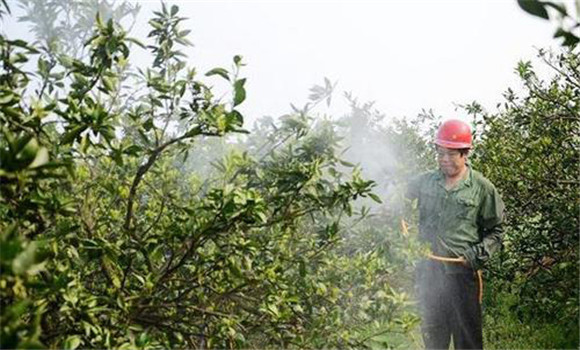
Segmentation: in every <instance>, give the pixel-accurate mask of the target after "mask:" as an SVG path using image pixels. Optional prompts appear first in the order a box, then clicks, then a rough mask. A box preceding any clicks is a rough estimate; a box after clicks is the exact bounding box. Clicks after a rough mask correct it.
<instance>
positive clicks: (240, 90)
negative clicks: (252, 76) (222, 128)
mask: <svg viewBox="0 0 580 350" xmlns="http://www.w3.org/2000/svg"><path fill="white" fill-rule="evenodd" d="M244 84H246V79H245V78H244V79H240V80H236V82H235V83H234V107H235V106H237V105H239V104H240V103H242V102H244V100H245V99H246V89H245V88H244Z"/></svg>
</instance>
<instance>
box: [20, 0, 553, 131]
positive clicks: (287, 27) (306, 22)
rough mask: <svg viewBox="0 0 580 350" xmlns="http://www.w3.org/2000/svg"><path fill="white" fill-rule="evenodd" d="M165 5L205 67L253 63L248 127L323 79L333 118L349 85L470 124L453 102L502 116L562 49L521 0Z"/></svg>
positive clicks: (146, 11) (406, 109)
mask: <svg viewBox="0 0 580 350" xmlns="http://www.w3.org/2000/svg"><path fill="white" fill-rule="evenodd" d="M141 3H142V5H143V7H142V10H141V13H140V21H139V22H138V24H137V25H136V26H135V28H134V30H133V32H132V33H133V36H135V37H140V38H144V37H145V36H146V34H147V33H148V31H149V30H150V29H149V27H148V25H146V22H147V20H148V19H149V18H150V17H151V11H153V10H155V9H158V8H159V6H160V5H159V4H160V3H159V2H158V1H141ZM167 3H168V5H171V4H174V3H175V4H177V5H179V7H180V10H181V11H180V14H181V15H183V16H186V17H188V18H189V20H188V21H186V22H184V25H183V27H184V29H185V28H187V29H192V32H191V33H190V40H191V41H193V43H194V44H195V47H193V48H189V49H187V53H188V54H189V55H190V62H191V63H192V64H193V65H196V66H198V67H200V71H202V72H205V71H206V70H208V69H210V68H213V67H215V66H224V67H229V66H230V64H231V59H232V57H233V56H234V55H236V54H240V55H242V56H243V57H244V60H245V62H246V63H247V64H248V65H247V67H245V69H244V71H243V75H244V76H246V77H247V78H248V82H247V85H246V88H247V92H248V97H247V100H246V102H245V103H244V105H243V107H242V111H243V112H244V114H245V115H246V116H247V118H248V119H249V120H253V119H254V118H256V117H259V116H262V115H271V116H279V115H282V114H285V113H287V112H289V111H290V108H289V104H290V103H294V104H296V105H300V106H301V105H303V104H304V103H305V102H307V96H308V90H309V88H310V87H311V86H312V85H313V84H320V83H322V82H323V79H324V77H328V78H329V79H330V80H332V81H338V87H337V92H338V94H336V95H335V97H334V101H336V102H335V103H333V107H332V108H331V110H330V112H331V113H333V114H338V115H341V114H343V113H345V112H346V111H348V109H347V108H346V105H345V104H344V102H342V100H344V99H342V97H341V95H342V91H345V90H346V91H351V92H352V93H353V95H355V96H357V97H359V99H360V100H361V101H368V100H373V101H376V107H377V108H378V109H379V110H380V111H382V112H384V113H385V114H386V115H387V116H389V117H391V116H395V117H403V116H415V115H416V114H417V113H419V112H420V111H421V109H430V108H431V109H433V110H434V112H435V113H436V114H438V115H442V116H444V117H445V118H449V117H462V114H461V112H460V111H456V110H455V106H454V104H455V103H469V102H471V101H473V100H478V101H480V102H481V103H483V105H484V106H485V107H487V108H488V110H490V111H492V110H494V108H495V107H494V106H495V103H497V102H499V101H501V93H502V92H503V91H504V90H505V89H506V88H507V87H509V86H511V87H513V88H515V89H516V90H518V87H519V86H520V85H519V82H518V79H517V77H516V76H515V74H514V67H515V65H516V64H517V62H518V61H519V60H522V59H524V60H528V59H533V58H534V57H535V49H534V47H549V46H550V45H552V46H557V45H556V42H555V41H554V39H552V35H553V32H554V25H553V24H552V23H550V22H548V21H544V20H541V19H539V18H535V17H532V16H530V15H528V14H527V13H525V12H524V11H522V10H521V9H520V8H519V7H518V5H517V3H516V1H515V0H495V1H493V0H479V1H466V0H461V1H460V0H458V1H409V0H407V1H392V0H390V1H366V2H365V1H314V0H309V1H292V2H282V1H174V2H173V1H168V2H167ZM10 29H16V28H10ZM22 30H25V28H23V27H22V25H20V27H19V28H18V31H22ZM10 31H12V30H10ZM18 31H17V32H18Z"/></svg>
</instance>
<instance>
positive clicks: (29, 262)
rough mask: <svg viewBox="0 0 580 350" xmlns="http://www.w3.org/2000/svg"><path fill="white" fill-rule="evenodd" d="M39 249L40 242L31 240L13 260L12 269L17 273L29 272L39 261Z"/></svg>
mask: <svg viewBox="0 0 580 350" xmlns="http://www.w3.org/2000/svg"><path fill="white" fill-rule="evenodd" d="M37 249H38V244H37V243H36V242H30V243H29V244H28V245H27V246H26V248H25V249H24V250H23V251H22V252H21V253H20V254H18V255H17V256H16V258H15V259H14V260H13V261H12V271H14V273H15V274H17V275H23V274H25V273H26V272H28V270H29V269H31V268H32V266H33V265H35V264H36V263H37V262H38V261H37V260H38V259H37Z"/></svg>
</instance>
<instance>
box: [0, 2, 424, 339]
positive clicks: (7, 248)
mask: <svg viewBox="0 0 580 350" xmlns="http://www.w3.org/2000/svg"><path fill="white" fill-rule="evenodd" d="M183 19H184V18H182V17H179V16H178V8H177V6H172V7H171V8H167V7H166V6H165V5H163V6H162V9H161V11H159V12H156V13H155V17H154V18H153V19H151V21H150V25H151V26H152V30H151V32H150V35H149V36H150V37H151V43H150V44H149V45H147V46H144V44H141V43H140V42H139V41H137V40H135V39H132V38H129V37H127V35H126V33H125V32H124V31H123V30H122V29H121V28H120V27H119V26H118V25H116V24H115V22H114V21H113V20H112V19H110V20H108V21H103V20H101V18H100V16H99V17H97V23H96V29H95V32H94V33H93V35H92V36H91V38H90V39H89V40H88V41H87V48H88V54H87V55H86V56H84V57H83V56H82V55H81V57H71V56H69V55H67V54H65V53H64V51H62V50H60V51H59V50H56V51H55V50H53V48H52V47H49V46H43V47H41V48H37V47H34V46H33V45H31V44H29V43H27V42H24V41H22V40H11V39H8V38H4V37H2V38H1V42H0V44H1V49H2V64H3V71H2V75H1V76H0V84H1V91H2V95H1V98H0V101H1V103H2V113H1V114H0V121H1V124H2V135H3V137H2V139H1V144H0V145H1V152H2V157H1V160H2V162H1V164H0V169H1V170H0V176H1V179H0V180H1V182H2V187H1V194H2V197H1V207H0V215H1V220H0V229H1V231H2V237H1V240H2V265H1V267H2V275H1V280H0V283H1V285H2V291H1V293H2V295H1V296H2V299H1V300H2V301H1V303H2V330H1V332H2V333H1V336H2V337H1V339H2V347H6V348H17V347H18V348H26V347H31V348H38V347H43V346H48V347H51V348H76V347H99V348H111V347H113V348H125V347H128V348H135V347H138V348H143V347H164V348H167V347H170V348H175V347H191V348H205V347H218V348H231V347H270V346H276V347H290V346H297V347H326V346H340V347H346V346H365V345H366V344H367V342H368V341H370V339H371V338H372V337H373V336H374V335H375V334H377V332H379V331H380V332H381V333H385V331H389V330H397V329H401V327H403V329H408V328H410V327H411V326H413V325H415V324H416V322H417V319H416V317H413V316H412V315H411V314H408V313H407V308H408V294H405V293H403V292H402V291H401V289H400V288H398V287H397V286H396V285H391V283H390V280H391V276H390V274H389V271H392V270H393V267H392V266H390V265H388V261H387V260H386V259H384V256H382V255H381V254H380V251H377V252H374V253H373V252H368V251H367V250H365V249H361V248H354V247H349V246H348V245H347V244H346V243H345V233H346V232H350V233H351V234H352V232H353V229H354V228H353V227H354V226H355V224H356V222H358V221H360V220H362V219H364V218H365V217H366V216H367V215H368V210H367V209H364V208H361V207H360V206H358V205H356V206H355V205H354V200H355V199H357V198H361V197H369V198H371V199H373V200H375V201H380V200H379V199H378V197H376V196H375V195H374V194H372V193H371V192H370V191H371V188H372V187H373V186H374V182H373V181H367V180H363V179H362V177H361V176H360V173H359V172H358V170H356V169H355V170H354V171H353V172H351V173H349V172H345V171H346V169H348V167H350V165H349V164H348V163H346V162H343V161H341V160H340V159H339V158H338V156H337V151H338V136H337V135H336V131H335V129H336V127H335V126H334V125H333V124H332V123H330V122H325V121H319V122H314V121H313V120H312V118H311V117H310V116H309V115H308V114H309V109H308V108H305V109H304V110H302V111H298V110H297V111H295V112H294V113H292V114H291V115H288V116H287V117H286V118H284V119H283V120H282V121H281V123H279V124H278V125H272V126H273V128H272V129H271V130H262V131H263V132H265V133H267V134H268V138H267V140H268V143H270V144H268V145H267V146H266V147H265V148H262V147H260V148H259V149H258V150H257V151H256V152H252V153H248V152H241V151H234V152H231V153H227V154H226V155H225V156H224V159H223V160H221V161H218V162H215V163H214V166H215V167H217V168H218V169H219V172H216V173H213V177H212V178H204V177H203V175H204V174H207V172H206V173H204V172H202V171H200V172H196V171H191V170H192V169H188V168H187V166H182V165H181V163H182V161H183V160H184V159H187V158H188V157H192V158H195V157H196V150H197V149H196V144H197V143H196V142H200V141H202V140H204V139H205V138H207V137H224V135H227V134H231V133H247V131H245V130H243V129H242V124H243V116H242V115H241V113H240V112H239V111H238V110H237V107H238V106H239V105H240V104H241V103H243V101H244V99H245V95H246V91H245V88H244V85H245V81H246V80H245V78H242V77H241V69H242V67H243V65H244V64H243V61H242V58H241V57H240V56H236V57H234V58H233V65H232V69H231V70H226V69H224V68H221V67H218V68H215V69H212V70H210V71H209V72H207V73H206V74H205V75H206V77H207V78H206V79H218V80H219V79H221V80H222V81H224V82H226V84H229V86H230V87H231V94H230V95H229V97H230V99H229V100H227V101H224V100H222V99H217V98H215V97H214V95H213V90H212V89H213V88H212V87H211V86H210V85H208V84H206V83H204V82H203V81H202V80H200V78H199V76H198V74H197V72H196V71H195V69H193V68H188V67H187V64H186V60H185V58H184V57H183V53H182V52H181V51H179V48H178V45H179V44H181V45H187V44H189V42H188V40H187V38H186V35H187V33H188V31H186V30H181V29H180V23H181V22H182V21H183ZM135 45H137V46H141V47H145V48H146V49H148V50H149V51H150V52H151V53H152V54H153V55H154V60H153V62H152V65H151V67H149V68H147V69H143V68H138V69H137V70H136V71H135V70H134V69H133V67H131V65H130V64H129V55H130V52H131V51H132V50H134V49H135V48H134V47H135ZM34 61H36V65H37V74H34V75H33V74H31V73H29V72H28V71H27V70H26V69H25V68H24V67H25V66H26V65H27V64H30V63H31V62H34ZM325 97H326V96H324V95H321V96H315V97H313V99H314V100H315V101H313V103H314V104H316V103H317V101H316V100H321V99H324V98H325ZM251 147H252V145H251V144H250V145H248V146H247V148H249V149H251ZM202 153H204V150H203V148H201V152H200V154H202ZM202 159H203V155H202ZM206 166H207V165H206ZM349 216H353V217H356V218H354V220H355V221H346V218H347V217H349ZM393 232H398V230H396V231H393ZM379 276H382V277H379ZM377 320H380V321H381V322H378V321H377ZM373 321H374V322H375V325H374V327H369V322H373ZM399 331H400V330H399ZM383 343H384V341H383Z"/></svg>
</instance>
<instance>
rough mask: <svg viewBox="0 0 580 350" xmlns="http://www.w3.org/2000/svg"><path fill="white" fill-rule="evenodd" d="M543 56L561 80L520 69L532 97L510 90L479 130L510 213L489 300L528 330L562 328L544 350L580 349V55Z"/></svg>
mask: <svg viewBox="0 0 580 350" xmlns="http://www.w3.org/2000/svg"><path fill="white" fill-rule="evenodd" d="M539 57H540V58H541V59H542V60H543V64H545V65H548V66H549V67H551V69H552V70H553V72H554V73H555V75H554V77H553V78H551V79H550V80H548V81H543V80H541V79H540V77H538V76H537V75H536V74H535V73H534V70H533V68H532V66H531V63H530V62H521V63H520V64H519V65H518V67H517V72H518V74H519V76H520V77H521V79H522V82H523V84H524V86H525V93H524V94H522V96H518V95H517V94H515V93H514V92H513V91H511V90H508V91H507V92H506V93H505V95H504V97H505V103H503V104H502V105H501V107H500V110H499V112H498V113H497V114H485V113H483V120H482V121H481V122H482V124H480V125H479V126H480V127H481V129H480V130H481V139H480V140H479V144H478V148H477V151H476V154H475V156H476V157H475V164H476V166H477V167H478V168H479V169H481V170H482V171H483V173H484V174H486V175H487V176H488V178H489V179H490V180H491V181H493V182H494V183H495V184H496V185H497V186H498V188H499V189H500V191H501V193H502V196H503V198H504V201H505V203H506V208H507V213H508V215H507V223H506V224H507V225H506V235H505V249H504V251H503V253H502V254H501V255H500V256H499V257H498V259H497V260H496V261H495V264H494V265H493V266H491V268H490V274H491V276H490V277H491V279H492V280H491V282H492V283H493V284H492V287H491V288H492V290H491V292H490V293H488V294H487V296H488V303H489V304H490V306H491V307H492V308H493V309H495V310H497V313H498V314H500V315H502V317H507V314H509V313H511V314H512V315H515V319H516V320H518V322H521V323H523V324H535V325H536V327H546V325H551V327H555V328H556V329H557V332H555V334H552V335H550V336H549V337H546V338H545V339H543V343H542V344H541V346H540V347H555V348H575V347H577V346H578V310H579V306H578V300H579V295H578V278H579V277H580V276H579V274H578V267H579V266H578V261H579V256H578V245H579V243H580V242H579V239H578V238H579V232H578V227H579V222H578V212H579V210H580V198H579V192H578V185H579V184H580V182H579V181H578V164H579V163H578V162H579V159H578V150H579V149H580V57H579V55H578V53H577V51H574V50H571V51H567V52H564V53H560V54H553V53H549V52H545V51H543V50H540V52H539ZM471 111H472V112H474V113H476V114H477V113H478V110H477V109H472V110H471ZM493 313H494V311H493V310H490V314H493ZM490 317H492V316H490ZM541 325H544V326H541ZM495 328H496V329H499V328H498V327H495ZM546 333H548V331H546ZM552 333H554V332H552ZM535 339H537V336H536V338H535ZM538 345H539V344H537V343H536V344H534V343H531V342H530V345H529V346H538ZM501 347H513V345H512V344H504V345H503V346H501Z"/></svg>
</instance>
